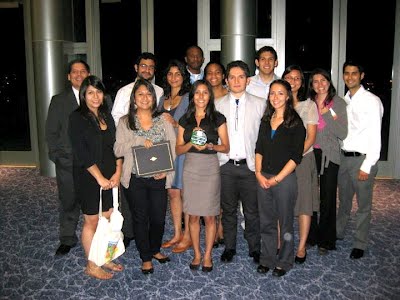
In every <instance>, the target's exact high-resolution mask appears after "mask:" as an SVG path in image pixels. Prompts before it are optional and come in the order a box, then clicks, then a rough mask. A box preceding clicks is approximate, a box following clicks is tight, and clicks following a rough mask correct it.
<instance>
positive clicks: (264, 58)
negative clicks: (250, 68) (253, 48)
mask: <svg viewBox="0 0 400 300" xmlns="http://www.w3.org/2000/svg"><path fill="white" fill-rule="evenodd" d="M255 64H256V67H257V69H258V74H257V75H254V76H253V77H251V78H250V83H249V85H248V86H247V88H246V90H247V92H248V93H250V94H252V95H254V96H257V97H260V98H263V99H267V98H268V93H269V85H270V84H271V82H272V81H274V80H275V79H278V78H279V77H278V76H277V75H276V74H275V73H274V72H275V68H276V67H277V66H278V54H277V53H276V51H275V49H274V48H273V47H271V46H264V47H262V48H260V49H259V50H258V51H257V52H256V58H255Z"/></svg>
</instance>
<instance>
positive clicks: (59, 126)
mask: <svg viewBox="0 0 400 300" xmlns="http://www.w3.org/2000/svg"><path fill="white" fill-rule="evenodd" d="M77 108H78V102H77V101H76V98H75V95H74V92H73V91H72V87H70V88H68V89H66V90H65V91H64V92H62V93H61V94H58V95H55V96H53V97H52V99H51V102H50V106H49V110H48V113H47V120H46V128H45V131H46V133H45V135H46V142H47V146H48V148H49V158H50V160H51V161H53V162H54V163H56V164H57V163H60V164H63V165H67V166H72V149H71V143H70V140H69V136H68V123H69V116H70V114H71V112H73V111H74V110H75V109H77Z"/></svg>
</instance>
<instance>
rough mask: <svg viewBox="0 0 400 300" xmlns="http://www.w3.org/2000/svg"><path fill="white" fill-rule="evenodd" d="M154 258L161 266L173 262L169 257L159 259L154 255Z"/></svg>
mask: <svg viewBox="0 0 400 300" xmlns="http://www.w3.org/2000/svg"><path fill="white" fill-rule="evenodd" d="M153 258H154V259H155V260H157V261H158V262H159V263H160V264H165V263H167V262H169V261H171V260H170V259H169V257H168V256H165V257H163V258H157V257H155V256H154V255H153Z"/></svg>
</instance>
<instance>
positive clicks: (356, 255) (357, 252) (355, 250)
mask: <svg viewBox="0 0 400 300" xmlns="http://www.w3.org/2000/svg"><path fill="white" fill-rule="evenodd" d="M363 256H364V250H361V249H358V248H353V250H351V253H350V258H351V259H359V258H361V257H363Z"/></svg>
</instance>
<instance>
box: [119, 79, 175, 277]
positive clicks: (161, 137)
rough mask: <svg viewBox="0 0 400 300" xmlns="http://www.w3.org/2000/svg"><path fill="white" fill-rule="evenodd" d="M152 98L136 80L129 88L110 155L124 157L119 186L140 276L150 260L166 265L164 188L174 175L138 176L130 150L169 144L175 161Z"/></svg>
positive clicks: (171, 134)
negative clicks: (127, 102)
mask: <svg viewBox="0 0 400 300" xmlns="http://www.w3.org/2000/svg"><path fill="white" fill-rule="evenodd" d="M156 99H157V98H156V94H155V91H154V88H153V86H152V84H151V83H150V82H149V81H147V80H144V79H138V80H137V81H136V83H135V86H134V87H133V90H132V94H131V101H130V107H129V112H128V115H126V116H124V117H122V118H121V119H120V121H119V123H118V127H117V133H116V142H115V145H114V152H115V155H116V156H117V157H124V162H123V165H122V176H121V184H122V186H123V187H124V192H125V196H126V199H127V201H128V204H129V207H130V211H131V213H132V220H133V223H134V226H133V228H134V232H135V242H136V247H137V249H138V251H139V254H140V258H141V259H142V267H141V270H142V273H143V274H150V273H153V272H154V269H153V264H152V259H153V258H154V259H156V260H157V261H158V262H159V263H166V262H168V261H170V259H169V258H168V256H165V255H163V254H161V253H160V247H161V240H162V237H163V234H164V225H165V214H166V210H167V190H166V189H167V188H170V187H171V183H172V180H173V178H174V172H167V173H160V174H155V175H149V176H138V175H137V170H136V166H135V164H134V159H133V152H132V147H135V146H145V147H146V148H150V147H152V146H153V144H154V143H157V142H163V141H169V142H170V144H171V148H172V153H171V154H172V157H173V159H175V151H174V149H175V142H176V136H175V131H174V128H173V126H172V125H171V123H169V122H168V121H167V120H166V118H165V117H164V116H162V115H161V114H160V113H159V112H158V111H157V106H156V105H157V104H156Z"/></svg>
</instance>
